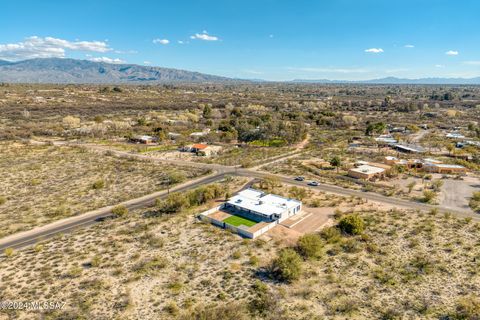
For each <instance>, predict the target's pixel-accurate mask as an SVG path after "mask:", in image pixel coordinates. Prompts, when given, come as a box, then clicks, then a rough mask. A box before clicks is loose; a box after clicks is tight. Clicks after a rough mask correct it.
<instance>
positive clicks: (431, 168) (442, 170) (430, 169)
mask: <svg viewBox="0 0 480 320" xmlns="http://www.w3.org/2000/svg"><path fill="white" fill-rule="evenodd" d="M424 168H425V171H428V172H433V173H465V172H467V169H466V168H448V167H442V166H425V167H424Z"/></svg>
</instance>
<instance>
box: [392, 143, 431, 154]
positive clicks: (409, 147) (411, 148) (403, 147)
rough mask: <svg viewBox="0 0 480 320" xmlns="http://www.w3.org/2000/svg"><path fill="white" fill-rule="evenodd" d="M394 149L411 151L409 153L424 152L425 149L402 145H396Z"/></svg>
mask: <svg viewBox="0 0 480 320" xmlns="http://www.w3.org/2000/svg"><path fill="white" fill-rule="evenodd" d="M395 147H396V148H398V149H402V150H406V151H411V152H425V149H423V148H422V147H419V146H412V145H404V144H396V145H395Z"/></svg>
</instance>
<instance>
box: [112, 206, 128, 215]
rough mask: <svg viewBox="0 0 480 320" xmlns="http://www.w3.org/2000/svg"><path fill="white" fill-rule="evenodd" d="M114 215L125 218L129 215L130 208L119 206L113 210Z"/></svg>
mask: <svg viewBox="0 0 480 320" xmlns="http://www.w3.org/2000/svg"><path fill="white" fill-rule="evenodd" d="M112 213H113V214H114V215H116V216H117V217H124V216H126V215H127V214H128V208H127V207H125V206H124V205H119V206H116V207H114V208H113V209H112Z"/></svg>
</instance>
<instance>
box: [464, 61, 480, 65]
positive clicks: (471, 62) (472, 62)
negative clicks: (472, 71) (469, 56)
mask: <svg viewBox="0 0 480 320" xmlns="http://www.w3.org/2000/svg"><path fill="white" fill-rule="evenodd" d="M463 63H464V64H468V65H469V66H480V61H464V62H463Z"/></svg>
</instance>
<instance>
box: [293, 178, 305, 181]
mask: <svg viewBox="0 0 480 320" xmlns="http://www.w3.org/2000/svg"><path fill="white" fill-rule="evenodd" d="M295 180H297V181H304V180H305V177H295Z"/></svg>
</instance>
